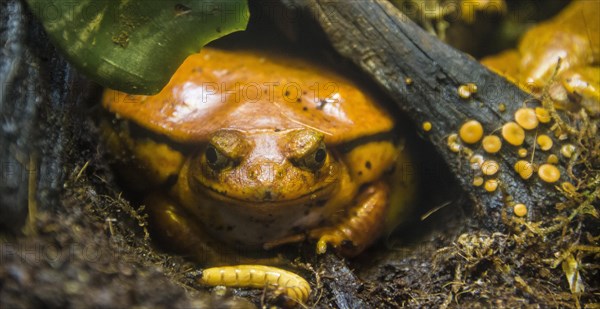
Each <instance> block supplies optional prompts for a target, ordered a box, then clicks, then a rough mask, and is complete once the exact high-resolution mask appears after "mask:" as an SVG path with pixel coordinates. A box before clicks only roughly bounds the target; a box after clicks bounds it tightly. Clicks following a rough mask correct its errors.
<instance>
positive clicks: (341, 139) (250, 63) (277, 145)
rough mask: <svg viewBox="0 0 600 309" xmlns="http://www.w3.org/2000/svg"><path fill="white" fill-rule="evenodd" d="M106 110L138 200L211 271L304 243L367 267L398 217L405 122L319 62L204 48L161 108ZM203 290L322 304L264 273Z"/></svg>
mask: <svg viewBox="0 0 600 309" xmlns="http://www.w3.org/2000/svg"><path fill="white" fill-rule="evenodd" d="M103 106H104V107H105V109H107V110H108V111H109V112H111V113H112V114H114V116H115V117H114V118H113V119H112V121H104V122H103V124H102V127H103V132H104V137H105V140H106V142H107V145H108V148H109V150H110V152H112V153H113V154H114V155H115V157H116V158H117V161H118V164H117V168H118V171H119V172H120V174H122V176H123V178H124V179H125V180H126V183H127V184H128V186H130V187H131V188H133V189H136V190H137V191H140V192H144V194H145V198H144V204H145V205H146V207H147V209H148V211H149V213H150V219H151V224H152V226H153V227H154V230H155V231H158V232H159V233H160V234H162V238H166V239H167V241H169V243H171V245H172V246H174V247H175V248H178V249H180V250H181V251H184V252H188V253H190V254H192V255H195V256H196V257H197V259H199V260H201V261H202V262H204V263H205V264H208V265H227V264H229V263H232V262H231V261H234V260H239V259H237V257H234V258H228V254H229V253H231V252H230V251H227V249H226V248H224V247H231V248H238V249H240V248H241V249H243V250H248V251H252V250H262V249H270V248H273V247H276V246H279V245H282V244H288V243H295V242H301V241H304V240H305V239H315V240H316V241H317V249H316V251H317V253H324V252H325V251H326V249H327V247H328V246H331V247H333V248H335V249H336V250H337V251H338V252H340V253H341V254H343V255H345V256H354V255H356V254H359V253H360V252H361V251H363V250H364V249H365V248H366V247H367V246H369V245H370V244H371V243H372V242H373V241H374V240H375V239H376V238H377V237H378V236H379V235H380V234H381V232H382V230H383V229H384V224H385V221H386V217H388V216H394V214H397V213H398V211H397V209H392V207H388V205H389V204H390V203H389V200H390V187H389V183H388V179H389V177H388V174H389V172H390V170H392V169H393V167H394V164H395V162H396V160H398V159H399V158H400V157H402V161H403V162H407V159H406V154H404V153H403V152H402V151H401V150H400V149H399V148H398V147H397V146H396V145H395V144H394V138H395V136H394V135H395V132H394V130H393V129H394V126H395V124H394V120H393V119H392V117H390V115H389V114H388V113H387V112H386V110H384V109H382V107H380V106H379V105H378V104H376V103H375V102H374V100H373V99H372V98H371V97H369V96H368V95H367V94H366V93H365V92H363V91H361V90H360V89H358V88H357V86H355V85H354V84H353V83H352V82H351V81H349V80H348V79H346V78H344V77H342V76H339V75H337V74H334V73H332V72H329V71H327V70H324V69H321V68H319V67H316V66H315V65H312V64H309V63H307V62H304V61H301V60H298V59H286V58H281V57H274V56H268V57H267V56H266V55H265V54H261V53H258V52H247V51H246V52H240V51H222V50H217V49H211V48H205V49H203V50H202V52H200V53H198V54H195V55H192V56H190V57H188V59H187V60H186V61H185V62H184V63H183V64H182V65H181V67H180V68H179V69H178V71H177V72H176V73H175V75H174V76H173V77H172V79H171V81H170V82H169V84H168V85H167V86H165V88H164V89H163V90H162V91H161V92H160V93H159V94H157V95H154V96H137V95H136V96H134V95H127V94H124V93H120V92H117V91H114V90H106V92H105V93H104V98H103ZM402 190H405V189H402ZM409 191H410V190H407V191H406V192H409ZM407 194H408V193H407ZM401 199H402V198H401ZM405 200H408V198H407V199H405ZM395 204H398V203H395ZM399 204H400V205H395V206H394V208H397V207H403V205H402V204H405V203H399ZM258 277H260V278H259V279H257V278H258ZM202 280H203V282H204V283H206V284H208V285H231V286H251V287H262V286H265V285H268V286H273V287H277V288H279V289H281V290H282V291H283V292H285V293H287V294H288V296H290V297H291V298H292V299H295V300H296V301H299V302H304V301H306V299H307V297H308V294H309V291H310V287H309V285H308V283H306V281H304V279H302V278H300V277H299V276H297V275H295V274H293V273H290V272H286V271H283V270H280V269H278V268H273V267H268V268H266V269H265V268H264V266H253V265H239V266H234V267H228V268H227V267H216V268H213V269H211V270H210V271H208V270H205V273H204V276H203V279H202ZM252 280H254V281H252ZM251 281H252V282H253V283H252V282H251ZM284 282H287V283H284Z"/></svg>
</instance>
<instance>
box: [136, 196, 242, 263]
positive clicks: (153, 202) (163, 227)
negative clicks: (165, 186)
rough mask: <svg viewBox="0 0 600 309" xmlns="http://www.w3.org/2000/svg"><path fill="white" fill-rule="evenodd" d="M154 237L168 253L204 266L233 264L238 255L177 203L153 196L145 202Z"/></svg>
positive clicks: (167, 198) (164, 197) (166, 197)
mask: <svg viewBox="0 0 600 309" xmlns="http://www.w3.org/2000/svg"><path fill="white" fill-rule="evenodd" d="M144 204H145V205H146V211H147V213H148V215H149V221H150V222H149V223H150V228H151V232H152V237H153V238H155V239H157V240H158V241H159V242H160V243H162V244H167V245H168V248H167V249H169V250H171V251H174V252H176V253H179V254H187V255H191V256H192V257H193V259H194V260H195V261H197V262H199V263H202V264H210V265H225V264H229V263H235V262H239V261H233V260H232V258H235V257H236V254H235V252H233V250H230V249H228V248H226V247H224V246H223V245H220V244H219V243H218V242H217V241H216V240H215V239H214V238H212V237H211V236H209V235H208V234H207V233H206V232H205V231H204V229H202V228H201V227H200V226H198V224H197V223H196V222H195V221H194V220H193V218H191V215H190V214H188V213H187V212H186V211H185V210H183V209H182V208H181V206H179V205H178V204H177V203H176V202H175V201H174V200H172V199H171V198H169V197H168V196H166V195H165V194H162V193H155V194H150V195H149V196H148V197H146V199H145V200H144Z"/></svg>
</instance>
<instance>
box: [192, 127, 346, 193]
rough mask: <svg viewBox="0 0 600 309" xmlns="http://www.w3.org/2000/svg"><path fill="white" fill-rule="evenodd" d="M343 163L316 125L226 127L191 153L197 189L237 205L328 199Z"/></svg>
mask: <svg viewBox="0 0 600 309" xmlns="http://www.w3.org/2000/svg"><path fill="white" fill-rule="evenodd" d="M338 172H339V163H338V161H337V158H336V156H335V155H334V154H333V153H332V152H331V151H329V150H328V149H327V147H326V145H325V141H324V136H323V134H322V133H320V132H317V131H315V130H311V129H304V128H303V129H290V130H256V131H252V132H248V131H241V130H234V129H222V130H219V131H217V132H215V133H214V134H213V135H212V136H211V137H210V139H209V140H208V143H207V144H206V145H205V146H204V147H203V148H202V149H201V151H199V152H198V153H197V154H196V155H195V156H194V157H192V158H191V162H190V169H189V173H190V175H189V177H188V179H189V182H190V187H191V188H192V190H194V191H197V192H201V193H205V194H207V195H209V196H211V197H212V198H214V199H216V200H222V201H224V202H227V203H233V204H270V205H274V204H275V205H277V204H300V203H308V202H310V201H315V200H317V199H321V200H322V199H323V198H327V197H328V196H329V195H330V194H331V193H332V191H333V189H334V188H335V187H336V185H337V182H338V181H337V180H338V179H339V177H338V176H339V175H338Z"/></svg>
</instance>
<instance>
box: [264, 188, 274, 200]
mask: <svg viewBox="0 0 600 309" xmlns="http://www.w3.org/2000/svg"><path fill="white" fill-rule="evenodd" d="M263 198H264V200H265V201H270V200H272V199H273V193H272V192H271V190H266V191H265V195H264V197H263Z"/></svg>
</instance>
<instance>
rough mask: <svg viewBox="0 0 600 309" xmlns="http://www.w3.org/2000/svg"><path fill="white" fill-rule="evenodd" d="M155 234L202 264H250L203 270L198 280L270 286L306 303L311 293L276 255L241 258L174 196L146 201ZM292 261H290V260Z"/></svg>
mask: <svg viewBox="0 0 600 309" xmlns="http://www.w3.org/2000/svg"><path fill="white" fill-rule="evenodd" d="M145 204H146V208H147V211H148V214H149V215H150V224H151V227H152V229H153V232H154V233H153V235H154V236H159V237H157V238H160V240H162V242H163V243H167V244H169V246H170V249H171V250H174V251H177V252H180V253H187V254H191V255H193V257H194V258H195V259H196V260H197V261H198V262H200V263H203V264H210V265H226V264H234V263H240V262H241V263H251V264H247V265H236V266H218V267H211V268H206V269H204V270H202V271H201V272H200V273H201V275H200V277H199V278H198V280H199V282H200V283H201V284H203V285H206V286H217V285H224V286H230V287H239V288H265V287H266V288H269V289H273V290H275V292H276V293H283V294H285V295H286V296H287V297H288V299H291V301H292V302H299V303H305V302H306V301H307V299H308V296H309V294H310V290H311V289H310V285H309V284H308V282H307V281H306V280H304V278H302V277H300V276H298V275H296V274H295V273H293V272H290V271H286V270H283V269H280V268H277V267H272V266H265V265H257V264H269V265H276V264H277V265H278V264H284V262H286V261H285V260H284V259H282V258H279V257H275V258H249V257H241V256H239V254H236V252H235V251H234V250H230V249H228V248H227V247H223V246H220V245H219V244H218V243H217V242H216V241H215V240H214V239H213V238H212V237H210V236H209V235H208V234H206V232H204V231H203V229H202V228H201V227H200V226H198V225H197V224H196V223H195V221H194V220H193V219H192V218H190V214H188V213H186V212H185V211H184V210H182V209H181V208H180V207H179V206H178V205H177V204H176V203H175V201H173V200H172V199H170V198H169V197H167V196H165V195H162V194H151V195H150V196H148V197H147V198H146V200H145ZM287 264H289V262H288V263H287Z"/></svg>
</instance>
